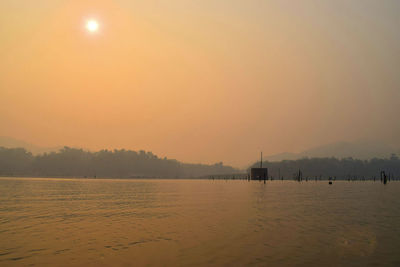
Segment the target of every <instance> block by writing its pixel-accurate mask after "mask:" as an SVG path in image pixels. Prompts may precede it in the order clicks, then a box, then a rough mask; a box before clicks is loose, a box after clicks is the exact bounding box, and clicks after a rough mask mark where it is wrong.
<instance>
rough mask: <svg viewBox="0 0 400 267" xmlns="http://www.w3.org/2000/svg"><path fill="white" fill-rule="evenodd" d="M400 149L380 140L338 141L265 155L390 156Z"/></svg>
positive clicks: (284, 157)
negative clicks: (295, 151) (292, 151)
mask: <svg viewBox="0 0 400 267" xmlns="http://www.w3.org/2000/svg"><path fill="white" fill-rule="evenodd" d="M399 152H400V149H396V148H393V147H391V146H389V145H387V144H383V143H380V142H337V143H331V144H327V145H323V146H319V147H315V148H311V149H308V150H305V151H303V152H300V153H288V152H285V153H279V154H275V155H270V156H267V157H265V160H266V161H281V160H297V159H302V158H324V157H336V158H349V157H352V158H357V159H362V160H367V159H372V158H389V157H390V155H391V154H392V153H399Z"/></svg>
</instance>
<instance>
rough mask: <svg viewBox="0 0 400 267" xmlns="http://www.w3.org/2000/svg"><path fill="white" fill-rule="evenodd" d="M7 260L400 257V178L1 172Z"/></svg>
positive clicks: (2, 256) (356, 261) (218, 261)
mask: <svg viewBox="0 0 400 267" xmlns="http://www.w3.org/2000/svg"><path fill="white" fill-rule="evenodd" d="M0 265H1V266H29V265H38V266H43V265H47V266H50V265H51V266H54V265H58V266H102V265H105V266H107V265H114V266H133V265H134V266H141V265H150V266H159V265H163V266H176V265H178V266H188V265H189V266H205V265H206V266H208V265H210V266H232V265H233V266H245V265H246V266H247V265H255V266H265V265H269V266H278V265H279V266H293V265H296V266H310V265H312V266H337V265H346V266H375V265H376V266H400V183H399V182H392V183H389V184H388V185H386V186H384V185H382V184H380V183H379V182H375V183H374V182H335V183H334V184H333V185H331V186H329V185H328V183H327V182H303V183H297V182H292V181H286V182H282V181H273V182H267V184H265V185H264V184H263V183H259V182H247V181H210V180H89V179H33V178H31V179H29V178H28V179H25V178H24V179H23V178H18V179H15V178H14V179H7V178H1V179H0Z"/></svg>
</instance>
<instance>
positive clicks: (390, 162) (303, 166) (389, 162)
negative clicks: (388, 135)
mask: <svg viewBox="0 0 400 267" xmlns="http://www.w3.org/2000/svg"><path fill="white" fill-rule="evenodd" d="M259 166H260V163H259V162H258V163H255V164H254V165H253V166H252V167H259ZM263 167H267V168H268V174H269V177H273V178H276V179H278V177H279V175H280V177H284V179H292V178H294V177H295V176H296V175H298V172H299V170H300V171H301V173H302V176H303V179H305V178H307V177H308V178H310V179H315V178H316V177H317V178H318V179H319V178H321V179H329V177H332V178H334V177H336V178H337V179H346V180H347V179H373V178H374V177H376V178H377V179H380V172H381V171H385V173H386V174H387V175H390V176H391V177H393V178H397V179H399V178H400V160H399V158H398V156H397V155H396V154H392V155H391V157H390V158H387V159H378V158H374V159H371V160H358V159H353V158H343V159H337V158H304V159H299V160H283V161H280V162H268V161H265V162H263Z"/></svg>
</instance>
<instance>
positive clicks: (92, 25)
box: [86, 19, 99, 33]
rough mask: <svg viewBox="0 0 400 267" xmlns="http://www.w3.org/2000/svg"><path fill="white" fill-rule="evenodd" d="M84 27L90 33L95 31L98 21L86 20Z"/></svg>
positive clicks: (97, 28)
mask: <svg viewBox="0 0 400 267" xmlns="http://www.w3.org/2000/svg"><path fill="white" fill-rule="evenodd" d="M86 29H87V30H88V31H89V32H91V33H95V32H97V31H98V30H99V23H98V22H97V21H96V20H93V19H91V20H88V21H87V22H86Z"/></svg>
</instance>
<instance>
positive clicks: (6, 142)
mask: <svg viewBox="0 0 400 267" xmlns="http://www.w3.org/2000/svg"><path fill="white" fill-rule="evenodd" d="M0 147H5V148H25V149H26V150H27V151H30V152H32V154H35V155H37V154H43V153H49V152H55V151H58V150H60V149H61V148H63V147H61V146H59V147H51V148H50V147H41V146H36V145H33V144H29V143H27V142H25V141H21V140H18V139H15V138H12V137H8V136H0Z"/></svg>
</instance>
